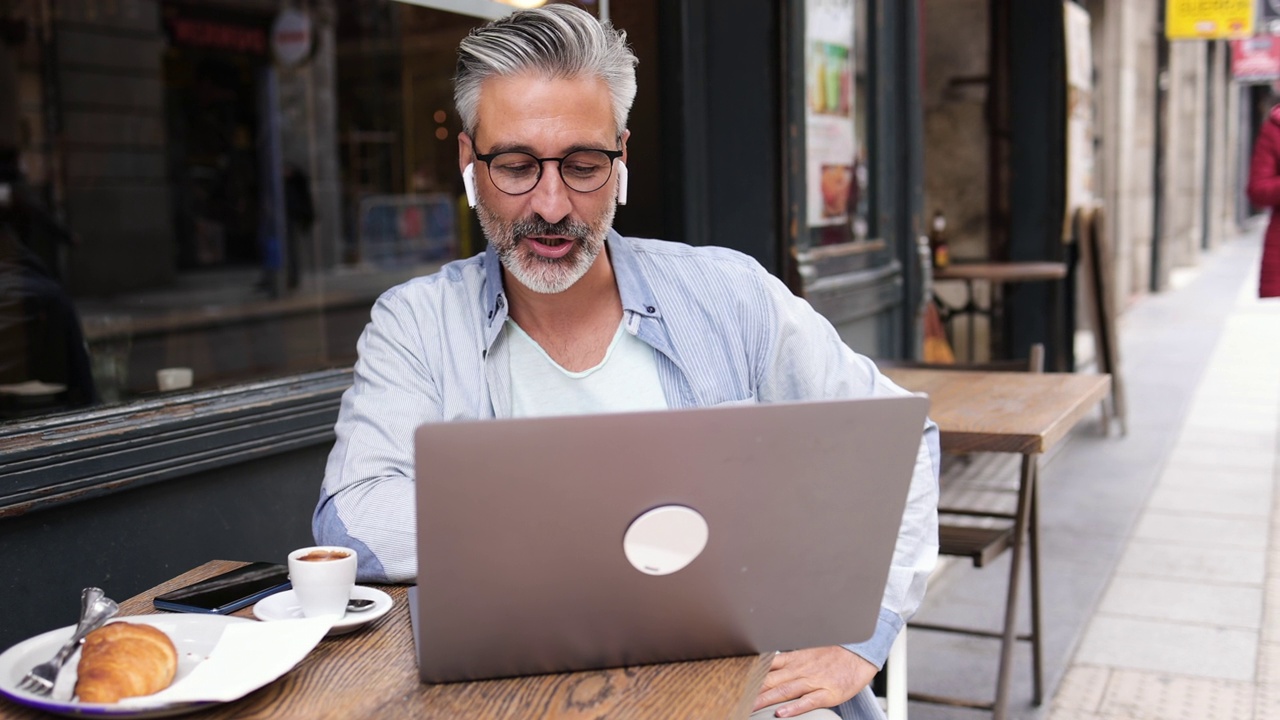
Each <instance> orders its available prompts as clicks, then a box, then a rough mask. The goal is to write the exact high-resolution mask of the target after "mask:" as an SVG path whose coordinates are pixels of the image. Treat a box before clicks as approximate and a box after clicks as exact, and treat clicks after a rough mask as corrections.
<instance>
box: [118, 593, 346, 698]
mask: <svg viewBox="0 0 1280 720" xmlns="http://www.w3.org/2000/svg"><path fill="white" fill-rule="evenodd" d="M337 619H338V616H336V615H333V616H326V617H318V618H305V619H298V620H282V621H279V622H270V623H264V622H247V623H235V624H232V625H228V626H227V627H226V628H225V629H224V630H223V631H222V637H221V638H220V639H219V640H218V644H217V645H216V646H215V647H214V648H213V652H212V653H210V654H209V658H208V659H207V660H205V661H204V662H202V663H200V664H199V665H197V666H195V667H194V668H193V669H192V670H191V672H190V673H189V674H188V675H187V676H186V677H184V678H182V679H181V680H179V681H178V682H175V683H174V684H173V685H170V686H169V687H168V688H167V689H165V690H161V691H160V692H158V693H156V694H154V695H146V696H143V697H132V698H125V699H123V700H121V701H120V703H119V704H120V705H122V706H129V707H142V706H148V705H171V704H174V703H187V702H228V701H231V700H236V699H238V698H241V697H244V696H245V695H248V694H249V693H251V692H253V691H254V690H257V689H258V688H260V687H262V686H263V685H266V684H267V683H270V682H272V681H274V680H275V679H277V678H279V677H280V676H281V675H284V674H285V673H287V672H289V671H290V670H292V669H293V667H294V666H295V665H297V664H298V663H299V662H302V659H303V658H305V657H306V656H307V654H308V653H310V652H311V650H312V649H313V648H315V646H316V645H318V644H319V643H320V640H321V639H322V638H323V637H324V636H325V633H327V632H329V628H330V627H332V626H333V623H334V622H335V621H336V620H337Z"/></svg>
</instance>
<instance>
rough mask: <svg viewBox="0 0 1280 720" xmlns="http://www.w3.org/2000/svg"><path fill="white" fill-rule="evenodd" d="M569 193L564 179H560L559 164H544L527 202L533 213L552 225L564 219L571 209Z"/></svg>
mask: <svg viewBox="0 0 1280 720" xmlns="http://www.w3.org/2000/svg"><path fill="white" fill-rule="evenodd" d="M570 192H571V191H570V190H569V188H568V187H567V186H566V185H565V184H564V178H562V177H560V164H559V163H556V162H544V163H543V165H542V178H541V179H539V180H538V184H537V185H535V186H534V188H533V190H532V191H530V193H529V194H530V198H529V202H530V204H531V205H532V210H533V211H534V212H536V213H538V215H539V216H540V217H541V218H542V219H543V220H546V221H547V222H549V223H551V224H553V225H554V224H555V223H558V222H560V221H561V220H563V219H565V217H567V216H568V215H569V211H570V210H572V209H573V205H572V203H570V202H569V193H570Z"/></svg>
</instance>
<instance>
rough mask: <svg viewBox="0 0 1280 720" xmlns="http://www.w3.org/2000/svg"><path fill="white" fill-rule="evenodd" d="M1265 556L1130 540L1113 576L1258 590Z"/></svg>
mask: <svg viewBox="0 0 1280 720" xmlns="http://www.w3.org/2000/svg"><path fill="white" fill-rule="evenodd" d="M1266 563H1267V560H1266V553H1264V552H1262V551H1260V550H1259V551H1255V550H1238V549H1233V548H1220V547H1212V548H1211V547H1189V546H1183V545H1171V544H1168V543H1162V542H1147V541H1141V540H1134V541H1131V542H1130V543H1129V546H1128V547H1127V548H1125V551H1124V555H1122V556H1121V558H1120V562H1119V564H1118V565H1117V567H1116V572H1117V573H1123V574H1127V575H1147V576H1151V577H1163V578H1169V579H1181V580H1200V581H1204V582H1216V583H1236V584H1244V585H1258V586H1261V585H1262V584H1263V583H1264V582H1265V580H1266V571H1267V568H1266Z"/></svg>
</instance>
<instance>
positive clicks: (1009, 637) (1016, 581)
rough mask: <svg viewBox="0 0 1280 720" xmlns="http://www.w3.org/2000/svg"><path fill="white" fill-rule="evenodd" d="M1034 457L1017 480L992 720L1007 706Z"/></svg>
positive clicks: (998, 719) (1025, 460) (1001, 718)
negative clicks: (1015, 514)
mask: <svg viewBox="0 0 1280 720" xmlns="http://www.w3.org/2000/svg"><path fill="white" fill-rule="evenodd" d="M1035 468H1036V461H1035V456H1033V455H1025V456H1023V458H1022V474H1021V476H1020V478H1019V480H1018V512H1017V518H1016V519H1015V520H1014V522H1013V527H1014V530H1013V533H1014V534H1013V545H1012V547H1011V548H1010V549H1009V554H1010V556H1009V587H1008V589H1007V594H1006V598H1005V606H1004V633H1003V634H1002V636H1001V638H1000V671H999V675H998V677H997V678H996V698H995V708H994V711H993V712H992V718H993V720H1004V718H1005V715H1006V714H1007V712H1008V706H1009V680H1010V676H1011V675H1012V671H1013V650H1014V646H1015V645H1016V644H1017V641H1018V591H1019V589H1020V587H1021V580H1022V577H1021V576H1022V550H1023V548H1024V547H1025V545H1026V540H1027V534H1028V533H1027V526H1028V522H1027V521H1028V518H1029V516H1030V515H1031V495H1032V493H1033V492H1034V489H1035V480H1036V478H1035Z"/></svg>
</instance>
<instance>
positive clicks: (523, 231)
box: [511, 215, 591, 239]
mask: <svg viewBox="0 0 1280 720" xmlns="http://www.w3.org/2000/svg"><path fill="white" fill-rule="evenodd" d="M590 233H591V227H590V226H588V225H587V224H586V223H581V222H574V221H572V220H569V219H568V218H565V219H564V220H561V221H560V222H558V223H549V222H547V221H546V220H543V219H542V218H540V217H538V216H537V215H534V216H533V217H531V218H527V219H524V220H517V221H516V222H514V223H512V224H511V234H512V235H513V236H514V237H524V236H525V235H567V236H569V237H572V238H578V239H582V238H585V237H587V235H589V234H590Z"/></svg>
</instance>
